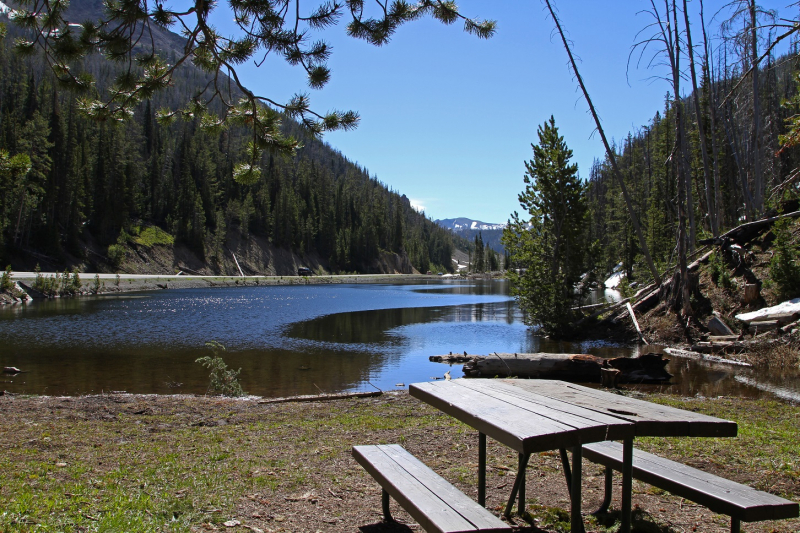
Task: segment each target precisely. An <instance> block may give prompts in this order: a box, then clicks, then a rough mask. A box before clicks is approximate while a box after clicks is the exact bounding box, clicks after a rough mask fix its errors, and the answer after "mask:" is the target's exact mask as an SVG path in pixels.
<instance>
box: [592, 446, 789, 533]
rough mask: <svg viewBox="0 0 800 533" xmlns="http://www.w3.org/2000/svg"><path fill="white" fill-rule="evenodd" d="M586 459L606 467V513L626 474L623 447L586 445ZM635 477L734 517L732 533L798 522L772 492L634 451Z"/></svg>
mask: <svg viewBox="0 0 800 533" xmlns="http://www.w3.org/2000/svg"><path fill="white" fill-rule="evenodd" d="M583 456H584V457H585V458H586V459H588V460H590V461H592V462H595V463H598V464H601V465H604V466H605V467H606V482H605V499H604V500H603V504H602V506H601V507H600V509H599V510H598V512H600V513H602V512H605V511H606V510H607V509H608V506H609V504H610V503H611V481H612V476H613V471H614V470H617V471H621V470H622V444H620V443H617V442H613V441H606V442H596V443H591V444H585V445H584V446H583ZM633 477H634V478H636V479H639V480H641V481H644V482H645V483H648V484H650V485H653V486H654V487H658V488H660V489H663V490H666V491H668V492H671V493H672V494H675V495H676V496H681V497H683V498H686V499H687V500H691V501H693V502H695V503H699V504H700V505H703V506H705V507H708V508H709V509H710V510H711V511H713V512H715V513H718V514H724V515H728V516H730V517H731V533H739V532H740V531H741V522H742V521H744V522H757V521H760V520H780V519H784V518H796V517H797V516H798V515H800V506H799V505H798V504H797V503H796V502H793V501H790V500H786V499H784V498H781V497H780V496H775V495H774V494H770V493H768V492H762V491H760V490H756V489H754V488H752V487H748V486H747V485H742V484H740V483H736V482H735V481H730V480H728V479H725V478H721V477H719V476H715V475H713V474H709V473H708V472H703V471H702V470H698V469H696V468H692V467H690V466H687V465H684V464H681V463H676V462H675V461H671V460H669V459H665V458H663V457H659V456H657V455H653V454H651V453H647V452H643V451H641V450H637V449H635V448H634V450H633Z"/></svg>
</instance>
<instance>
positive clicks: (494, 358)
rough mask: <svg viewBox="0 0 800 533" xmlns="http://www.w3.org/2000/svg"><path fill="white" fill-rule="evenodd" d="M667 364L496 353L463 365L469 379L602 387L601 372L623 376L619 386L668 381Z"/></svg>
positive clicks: (651, 358) (654, 359)
mask: <svg viewBox="0 0 800 533" xmlns="http://www.w3.org/2000/svg"><path fill="white" fill-rule="evenodd" d="M434 357H441V361H442V362H447V358H448V357H449V356H434ZM431 360H433V357H432V358H431ZM667 362H668V359H665V358H662V356H661V355H660V354H647V355H642V356H640V357H637V358H629V357H616V358H614V359H603V358H602V357H597V356H594V355H590V354H561V353H532V354H520V353H516V354H513V353H494V354H492V355H489V356H486V357H483V356H474V357H473V359H472V360H470V361H469V362H467V363H466V364H465V365H464V367H463V371H464V375H465V376H467V377H495V376H500V377H519V378H543V379H563V380H565V381H576V382H584V383H600V377H601V369H603V368H614V369H617V370H619V371H620V373H621V374H620V376H619V382H620V383H632V382H636V383H640V382H662V381H669V379H670V378H672V374H670V373H669V372H667V371H666V369H665V367H666V365H667Z"/></svg>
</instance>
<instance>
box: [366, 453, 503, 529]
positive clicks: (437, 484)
mask: <svg viewBox="0 0 800 533" xmlns="http://www.w3.org/2000/svg"><path fill="white" fill-rule="evenodd" d="M353 457H354V458H355V459H356V461H358V463H359V464H361V466H363V467H364V469H365V470H367V472H369V474H370V475H371V476H372V477H373V478H375V480H376V481H377V482H378V483H379V484H380V485H381V486H382V487H383V488H384V489H385V490H386V491H387V492H388V493H389V494H390V495H391V496H392V498H394V499H395V500H396V501H397V502H398V503H399V504H400V505H401V506H402V507H403V508H404V509H406V511H408V513H409V514H410V515H411V516H412V517H413V518H414V519H415V520H416V521H417V522H418V523H419V524H420V526H422V528H423V529H425V531H435V532H439V533H465V532H471V531H487V532H501V531H502V532H505V531H509V530H510V529H511V527H510V526H509V525H507V524H505V523H504V522H503V521H501V520H500V519H499V518H497V517H495V516H494V515H492V514H491V513H490V512H489V511H487V510H486V509H484V508H483V507H481V506H480V505H478V504H477V503H475V502H473V501H472V500H471V499H470V498H469V497H467V496H466V495H465V494H463V493H462V492H460V491H459V490H458V489H456V488H455V487H453V486H452V485H451V484H450V483H448V482H447V481H446V480H444V479H443V478H442V477H441V476H439V475H438V474H436V473H435V472H433V471H432V470H431V469H430V468H428V467H427V466H425V465H424V464H423V463H422V462H420V461H419V460H418V459H416V458H415V457H414V456H412V455H411V454H409V453H408V452H407V451H406V450H405V449H403V448H402V447H401V446H399V445H397V444H390V445H378V446H354V447H353Z"/></svg>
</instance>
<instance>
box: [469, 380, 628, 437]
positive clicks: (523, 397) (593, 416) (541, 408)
mask: <svg viewBox="0 0 800 533" xmlns="http://www.w3.org/2000/svg"><path fill="white" fill-rule="evenodd" d="M454 383H455V384H457V385H459V386H462V387H466V388H469V389H472V390H475V391H477V392H484V393H486V394H491V395H493V396H494V397H496V398H498V399H502V400H503V401H507V402H509V403H512V404H514V405H517V406H519V407H520V408H521V409H525V410H527V411H532V412H539V413H549V416H552V417H555V419H556V420H559V421H561V422H563V423H565V424H569V425H572V426H574V427H575V428H595V427H599V429H600V432H599V433H597V434H600V433H602V434H603V437H602V438H601V439H598V440H607V439H614V440H618V439H627V438H633V437H634V427H633V424H631V423H630V422H627V421H624V420H621V419H620V418H618V417H614V416H611V415H608V414H606V413H601V412H598V411H594V410H590V409H586V408H584V407H580V406H577V405H573V404H570V403H567V402H564V401H561V400H555V399H553V398H549V397H547V396H542V395H540V394H535V393H531V392H528V391H524V390H521V389H520V388H519V387H514V386H513V385H509V384H507V383H504V382H503V381H501V380H476V379H460V380H456V381H455V382H454ZM588 436H589V435H587V437H588ZM584 442H596V441H592V440H585V441H584Z"/></svg>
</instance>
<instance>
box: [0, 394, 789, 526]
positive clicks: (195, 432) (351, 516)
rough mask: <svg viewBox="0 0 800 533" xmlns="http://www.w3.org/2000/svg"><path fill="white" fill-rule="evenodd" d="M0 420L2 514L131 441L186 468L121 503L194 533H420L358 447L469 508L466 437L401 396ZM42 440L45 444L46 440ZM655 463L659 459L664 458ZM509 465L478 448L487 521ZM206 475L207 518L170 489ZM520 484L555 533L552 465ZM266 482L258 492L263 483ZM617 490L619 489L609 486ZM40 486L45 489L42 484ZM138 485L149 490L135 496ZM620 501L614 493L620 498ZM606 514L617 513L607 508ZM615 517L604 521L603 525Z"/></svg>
mask: <svg viewBox="0 0 800 533" xmlns="http://www.w3.org/2000/svg"><path fill="white" fill-rule="evenodd" d="M0 420H2V423H0V449H2V456H3V457H5V458H6V459H4V460H3V461H1V462H0V500H4V501H6V502H13V501H14V497H15V495H14V494H8V493H7V492H6V491H7V490H8V489H7V488H6V486H7V481H9V480H10V479H11V478H12V476H17V475H18V474H19V473H20V472H22V473H25V472H26V471H27V469H34V468H37V466H36V465H42V464H49V465H52V464H54V463H55V464H57V465H60V466H62V467H63V469H62V471H63V470H64V469H68V468H71V467H72V465H76V464H80V465H81V468H80V470H79V471H77V472H78V473H76V474H74V475H75V476H76V477H77V479H75V480H69V479H68V478H65V480H64V481H65V482H66V481H71V482H73V483H78V484H86V485H88V486H90V487H91V486H93V485H92V484H95V485H94V486H102V483H101V481H102V480H103V479H105V478H104V477H103V476H104V475H106V474H108V473H109V471H111V470H114V469H115V468H117V467H118V465H119V464H120V463H121V462H124V461H125V460H126V459H125V458H124V457H125V456H126V454H128V453H129V452H128V451H126V445H127V443H129V442H130V441H135V442H136V444H137V446H139V448H138V449H140V450H142V451H140V452H138V454H137V455H136V459H135V460H136V461H138V464H137V468H139V469H141V470H142V471H147V470H148V469H149V468H150V467H151V466H153V465H152V464H151V462H155V465H158V461H163V459H158V458H157V457H156V456H157V454H158V452H157V450H159V449H165V450H168V451H170V453H171V454H172V456H173V459H172V460H177V461H184V462H185V465H184V466H182V467H181V468H182V469H185V474H181V472H182V470H178V471H177V473H176V475H174V476H172V477H169V478H167V479H166V480H164V481H162V485H159V486H149V485H148V483H145V482H142V483H141V485H140V482H139V481H135V480H127V479H118V480H116V481H115V482H116V483H121V484H126V483H129V482H130V487H129V488H126V490H131V491H140V490H141V491H142V492H146V493H147V494H150V495H152V497H153V498H154V499H155V497H156V496H155V495H157V494H166V495H169V496H170V497H172V496H173V495H175V497H178V496H180V498H184V500H182V501H184V502H186V499H188V500H190V501H189V502H188V503H186V505H187V506H188V507H187V509H191V510H192V511H191V512H192V513H193V514H192V517H193V518H192V521H191V526H190V529H191V530H193V531H211V530H227V531H245V529H244V528H247V529H249V530H250V531H255V532H257V531H259V530H261V531H265V532H269V531H273V532H278V531H282V532H283V531H285V532H289V531H293V532H320V531H325V532H327V531H331V532H355V531H362V532H370V533H377V532H398V531H410V530H416V531H419V527H418V526H416V525H415V524H414V523H413V522H412V521H411V519H410V518H409V517H408V515H407V514H406V513H404V512H403V511H402V510H400V509H399V508H398V507H397V506H396V504H395V503H393V504H392V512H393V514H394V516H395V518H396V519H397V520H398V521H399V523H398V524H384V523H382V520H381V512H380V511H381V506H380V489H379V486H378V485H377V484H376V483H375V482H374V481H373V480H372V479H371V478H370V477H369V476H368V475H367V474H366V473H365V472H364V471H363V470H362V469H361V468H360V467H359V466H358V465H357V464H356V463H355V461H354V460H353V459H352V457H351V456H350V449H351V447H352V446H353V445H356V444H369V443H402V444H403V446H405V448H406V449H408V450H409V451H410V452H411V453H412V454H414V455H415V456H416V457H418V458H420V459H422V460H423V461H424V462H425V463H426V464H427V465H428V466H430V467H431V468H433V469H434V470H435V471H437V472H439V473H440V474H442V475H443V476H444V477H445V478H447V479H448V480H449V481H450V482H452V483H454V484H455V485H456V486H457V487H458V488H459V489H460V490H462V491H464V492H465V493H466V494H467V495H469V496H472V497H476V488H475V485H476V469H477V464H476V463H477V455H476V454H477V435H476V433H475V432H474V431H473V430H471V429H470V428H467V427H466V426H463V425H461V424H459V423H455V422H454V421H453V420H452V419H451V418H449V417H447V416H446V415H444V414H442V413H440V412H438V411H436V410H434V409H433V408H430V407H428V406H427V405H425V404H422V403H420V402H418V401H417V400H415V399H413V398H411V397H410V396H409V395H408V394H407V393H405V392H399V393H387V394H384V395H383V396H381V397H377V398H369V399H357V400H356V399H352V400H336V401H330V402H312V403H284V404H261V403H258V402H257V401H255V400H252V399H250V400H233V399H221V398H209V397H185V396H133V395H105V396H91V397H79V398H54V397H33V398H23V397H13V398H12V397H9V396H8V395H6V396H4V397H0ZM45 430H47V435H48V436H47V437H46V438H43V437H42V435H43V432H44V431H45ZM207 441H208V442H214V443H216V445H218V446H219V447H221V449H224V450H225V452H226V454H225V455H224V459H221V461H223V462H221V463H220V462H217V463H214V462H213V461H210V460H209V457H207V456H202V455H198V451H197V450H198V449H202V448H203V447H204V446H205V443H206V442H207ZM665 452H666V454H667V455H669V450H668V449H667V450H665ZM151 454H152V455H153V457H150V455H151ZM175 457H177V459H175ZM689 459H691V458H689ZM127 460H130V459H127ZM215 460H216V459H215ZM516 460H517V458H516V454H514V453H512V451H511V450H510V449H508V448H506V447H504V446H502V445H500V444H498V443H496V442H494V441H491V440H490V441H489V461H488V462H489V466H490V468H489V472H488V474H487V495H488V502H487V504H488V508H489V509H492V510H493V511H495V512H496V513H497V514H499V510H500V509H501V506H502V505H503V503H504V497H507V495H508V493H509V492H510V488H511V484H512V482H513V472H514V468H515V465H516ZM685 462H686V461H685ZM689 462H690V461H689ZM198 463H199V464H198ZM736 464H737V458H735V457H726V456H720V457H716V458H715V462H714V464H710V465H705V466H703V467H704V468H705V467H707V466H708V467H711V469H713V470H714V471H716V472H718V473H721V474H722V475H725V476H726V477H729V478H731V479H737V480H741V481H745V482H751V484H753V483H752V480H753V475H755V476H758V475H763V474H759V473H754V472H749V471H747V469H746V468H742V467H736V466H733V465H736ZM237 465H238V466H237ZM241 465H247V466H246V467H241ZM214 468H216V470H214ZM198 469H199V470H198ZM212 471H213V472H215V473H218V472H222V475H223V476H225V477H226V479H225V481H224V485H223V486H224V487H225V489H224V490H225V491H234V492H235V493H233V494H225V495H224V496H225V497H223V498H222V500H227V501H228V502H229V503H228V504H226V505H224V504H219V503H217V504H208V503H207V501H206V500H204V499H203V498H208V497H209V496H208V495H202V496H201V495H198V494H193V491H192V490H191V489H190V490H187V489H181V490H178V485H177V483H178V482H179V480H180V479H181V478H184V477H185V476H192V475H193V476H204V475H208V476H210V475H212ZM528 472H529V475H528V484H527V494H528V498H529V506H531V508H533V509H534V515H535V516H536V517H537V520H538V521H537V522H536V526H537V527H527V528H525V529H524V530H525V531H548V532H554V531H559V529H557V528H556V527H555V526H553V525H552V524H551V522H552V520H551V519H552V517H554V516H561V518H563V517H564V516H565V515H564V512H563V511H554V510H552V509H551V508H553V507H554V508H558V509H561V510H563V509H568V508H569V504H568V499H567V492H566V487H565V482H564V478H563V474H562V470H561V464H560V459H559V456H558V453H557V452H545V453H541V454H538V455H535V456H534V457H532V458H531V465H530V466H529V471H528ZM53 475H54V476H58V475H59V474H58V470H56V472H55V474H52V473H51V474H48V476H49V478H52V476H53ZM216 475H219V474H216ZM45 477H47V476H45ZM264 479H266V480H267V481H266V482H263V480H264ZM297 479H301V481H299V482H298V481H297ZM615 479H616V481H617V482H618V481H619V479H618V476H617V478H615ZM98 480H100V481H98ZM256 480H262V482H260V483H259V482H256ZM292 480H295V481H292ZM51 481H52V480H51ZM602 481H603V476H602V471H601V469H600V468H599V467H597V466H595V465H592V464H584V483H585V484H584V495H585V496H584V503H583V505H584V509H585V511H586V512H587V513H588V512H589V511H591V510H593V509H595V508H596V507H597V506H598V504H599V503H600V500H601V496H602V491H603V489H602V486H603V485H602ZM773 481H776V482H777V481H779V480H773ZM36 482H37V481H33V482H32V483H36ZM41 483H46V481H44V477H43V478H42V481H41ZM98 483H100V485H97V484H98ZM264 483H267V484H268V485H265V484H264ZM145 485H148V486H147V490H146V491H145V489H144V487H145ZM267 486H269V487H271V488H267ZM47 487H48V488H47V489H45V488H44V487H42V491H43V492H44V493H45V494H48V493H46V492H45V491H46V490H49V491H52V493H53V497H54V499H55V497H56V496H57V497H64V495H63V492H64V489H63V488H62V489H60V490H59V488H58V484H57V482H56V483H55V484H54V485H52V486H47ZM618 490H619V489H618V487H617V489H616V491H617V492H616V494H617V496H616V497H617V498H618ZM792 490H794V491H795V492H796V491H797V490H800V488H799V487H797V486H794V487H793V489H791V487H790V490H789V492H790V493H791V492H792ZM71 492H77V491H76V490H71ZM102 492H103V491H100V495H99V496H98V497H97V498H95V499H94V500H92V501H88V502H86V503H85V506H84V507H80V508H79V509H78V511H75V510H74V509H73V510H72V511H71V512H75V513H77V512H80V514H76V515H75V516H76V519H81V516H83V517H87V516H88V517H90V518H91V517H97V516H102V513H104V512H106V511H104V510H102V509H101V508H99V506H100V505H101V501H102V498H101V497H100V496H102ZM634 493H635V494H634V502H635V504H636V507H637V511H636V513H635V514H636V517H637V522H636V526H637V529H636V530H637V531H653V532H662V533H666V532H675V533H677V532H686V531H704V532H724V531H728V528H729V523H728V519H727V518H726V517H721V516H718V515H715V514H713V513H711V512H709V511H708V510H707V509H706V508H704V507H702V506H698V505H695V504H693V503H691V502H688V501H684V500H682V499H680V498H676V497H673V496H670V495H668V494H665V493H663V492H662V491H657V490H654V489H652V488H650V487H648V486H646V485H643V484H640V483H638V482H636V483H635V485H634ZM66 496H72V494H67V495H66ZM215 496H219V495H215ZM615 502H616V504H617V505H618V500H615ZM9 505H10V504H9ZM51 505H53V504H51ZM153 512H154V514H155V509H154V510H153ZM187 512H189V511H187ZM51 516H52V515H51ZM615 516H616V515H615V514H613V513H612V515H611V518H612V519H613V518H614V517H615ZM67 518H68V517H67ZM49 519H51V518H49V517H48V514H47V510H42V513H41V514H40V515H36V513H35V512H34V513H32V514H31V516H30V517H29V518H28V519H27V520H29V522H27V523H29V524H31V523H42V522H46V521H47V520H49ZM231 520H238V521H239V523H240V524H239V525H238V526H233V527H226V526H225V525H224V522H226V521H231ZM0 522H2V519H0ZM229 523H230V522H229ZM512 523H513V524H516V525H520V526H523V525H525V522H523V521H522V520H520V519H519V518H514V519H512ZM798 529H800V520H784V521H779V522H762V523H756V524H748V525H747V526H746V530H747V531H748V532H753V533H754V532H786V533H788V532H790V531H797V530H798ZM18 530H20V529H12V531H18ZM21 530H25V528H24V527H23V529H21ZM78 530H81V531H82V530H83V529H82V528H77V529H76V531H78ZM587 531H588V532H589V533H591V532H593V531H595V532H599V531H606V530H605V529H604V528H603V529H601V527H600V525H597V524H595V525H590V526H588V527H587Z"/></svg>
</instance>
